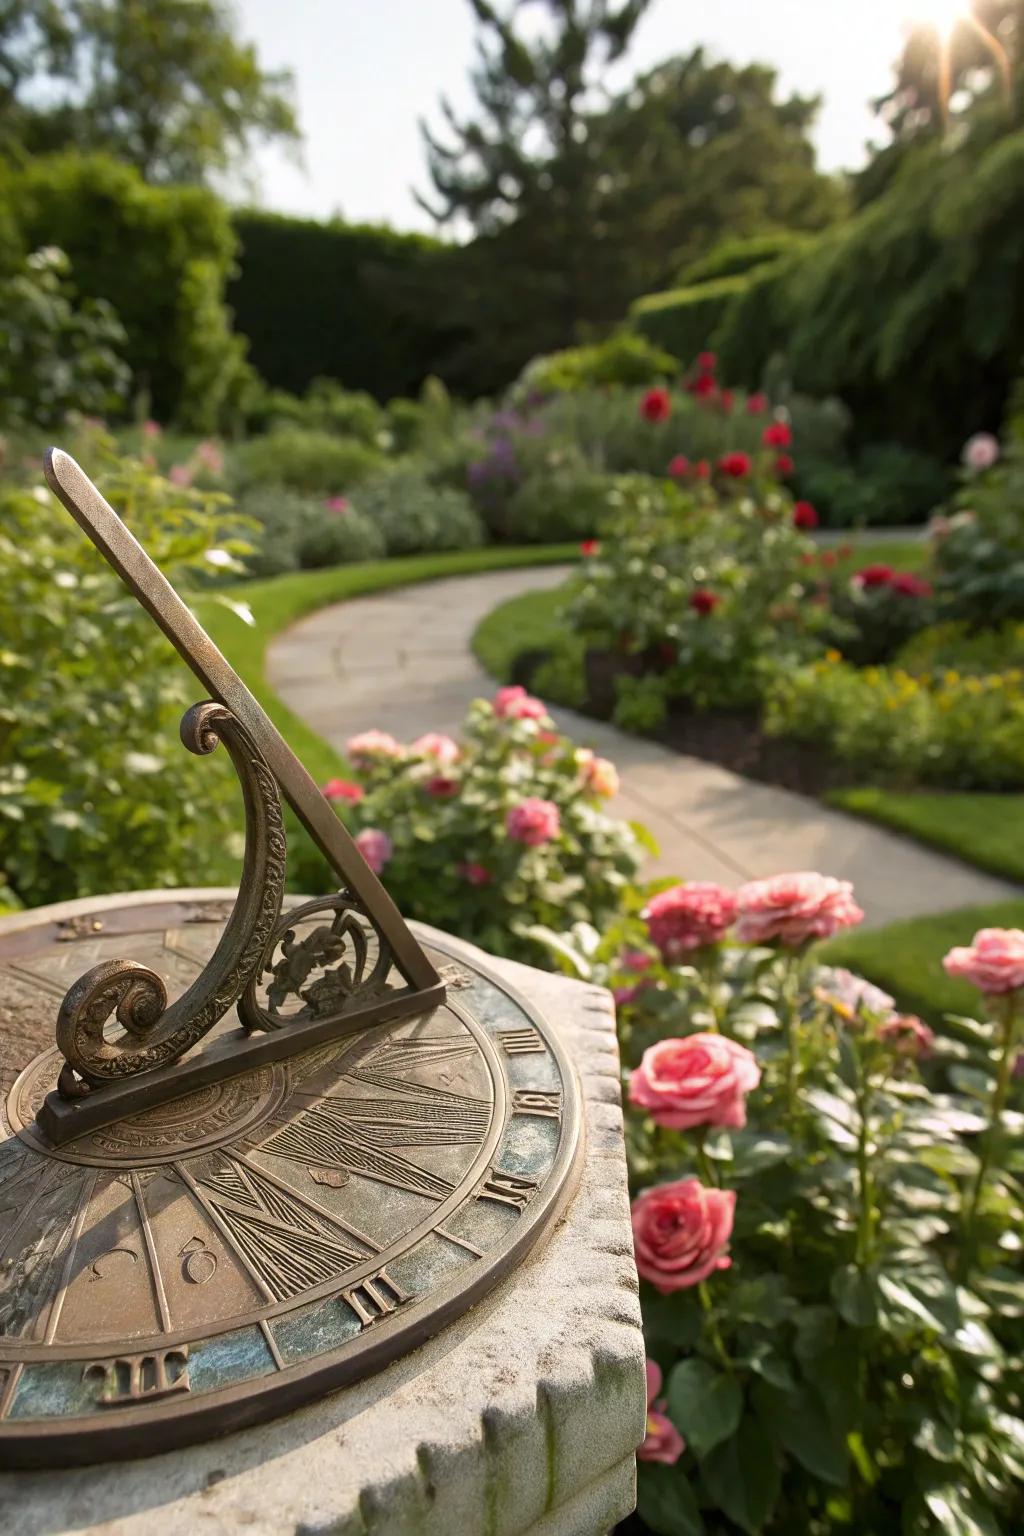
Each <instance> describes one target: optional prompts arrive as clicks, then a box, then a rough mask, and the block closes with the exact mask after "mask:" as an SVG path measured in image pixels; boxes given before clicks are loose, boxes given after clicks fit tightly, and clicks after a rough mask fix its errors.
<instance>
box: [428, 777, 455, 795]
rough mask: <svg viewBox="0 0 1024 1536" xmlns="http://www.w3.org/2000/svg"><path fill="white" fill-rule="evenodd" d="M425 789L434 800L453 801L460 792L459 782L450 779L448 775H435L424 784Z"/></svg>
mask: <svg viewBox="0 0 1024 1536" xmlns="http://www.w3.org/2000/svg"><path fill="white" fill-rule="evenodd" d="M423 788H424V790H425V791H426V793H427V794H428V795H430V797H431V798H432V799H434V800H451V799H453V798H454V797H455V796H456V795H457V794H458V792H459V781H458V779H451V778H449V777H448V775H447V774H444V773H435V774H434V776H433V777H432V778H429V779H427V780H426V781H425V782H424V785H423Z"/></svg>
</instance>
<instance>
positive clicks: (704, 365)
mask: <svg viewBox="0 0 1024 1536" xmlns="http://www.w3.org/2000/svg"><path fill="white" fill-rule="evenodd" d="M697 367H698V368H699V369H700V371H701V373H714V371H715V369H716V368H717V367H718V353H717V352H700V353H698V354H697Z"/></svg>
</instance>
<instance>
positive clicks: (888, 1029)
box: [878, 1013, 935, 1061]
mask: <svg viewBox="0 0 1024 1536" xmlns="http://www.w3.org/2000/svg"><path fill="white" fill-rule="evenodd" d="M878 1038H879V1039H880V1040H884V1041H885V1043H886V1045H889V1046H891V1047H892V1049H893V1051H894V1052H895V1053H896V1055H897V1056H910V1057H913V1058H914V1059H915V1060H916V1061H922V1060H923V1059H924V1057H925V1056H930V1055H931V1054H932V1051H933V1050H934V1049H935V1031H934V1030H931V1029H929V1028H928V1025H927V1024H923V1023H922V1022H921V1020H920V1019H919V1018H917V1017H916V1016H915V1015H914V1014H912V1013H904V1014H897V1015H896V1016H895V1017H894V1018H891V1019H887V1020H886V1022H885V1023H884V1024H883V1025H882V1027H881V1029H880V1030H879V1031H878Z"/></svg>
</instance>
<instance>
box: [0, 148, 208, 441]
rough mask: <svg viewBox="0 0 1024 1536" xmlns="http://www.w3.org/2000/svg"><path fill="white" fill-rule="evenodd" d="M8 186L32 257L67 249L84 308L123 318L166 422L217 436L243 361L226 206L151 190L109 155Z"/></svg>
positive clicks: (141, 381) (78, 158)
mask: <svg viewBox="0 0 1024 1536" xmlns="http://www.w3.org/2000/svg"><path fill="white" fill-rule="evenodd" d="M0 176H2V184H3V186H2V190H3V202H4V205H5V207H6V209H7V210H8V214H9V218H10V220H11V224H12V226H13V227H14V228H15V229H16V230H17V234H18V238H19V239H20V241H21V242H22V248H23V250H25V251H30V250H34V249H35V248H36V247H38V246H42V245H56V246H58V247H59V248H60V249H61V250H63V251H66V252H67V254H68V257H69V258H70V261H71V266H72V270H73V271H74V274H75V285H76V287H77V289H78V291H79V293H80V294H81V295H82V296H83V298H88V299H102V300H104V301H106V303H108V304H110V305H112V306H113V308H114V310H115V311H116V313H117V315H118V317H119V319H120V320H121V323H122V324H123V325H124V328H125V331H126V333H127V338H128V340H127V345H126V349H125V359H126V361H127V363H128V365H129V367H130V369H131V371H132V374H133V376H134V379H135V381H136V385H137V386H139V387H144V388H145V389H146V390H147V392H148V393H149V395H150V397H151V401H152V410H153V412H154V414H155V415H156V416H157V417H158V418H159V419H160V420H161V421H170V420H174V419H179V418H180V419H182V420H192V421H198V422H199V423H200V424H201V427H202V430H204V431H207V430H209V429H210V427H211V426H212V425H213V422H212V421H211V420H210V415H209V412H210V409H211V404H212V406H213V408H216V404H217V398H218V392H219V391H220V390H221V388H222V383H223V380H224V379H225V377H226V376H227V377H234V376H235V375H236V372H237V368H236V365H237V362H238V358H239V353H238V348H237V343H235V342H234V341H233V340H231V339H230V336H229V333H230V324H229V317H228V315H227V312H226V311H225V309H224V285H225V282H226V280H227V275H228V272H229V270H230V267H231V263H232V261H233V258H234V253H235V239H234V236H233V234H232V232H231V225H230V222H229V218H228V213H227V210H226V208H225V206H224V204H223V203H222V202H221V201H220V199H219V198H217V197H216V196H215V195H214V194H213V193H212V192H209V191H207V190H206V189H205V188H202V187H166V186H150V185H148V184H147V183H146V182H145V181H143V179H142V177H141V175H140V174H139V173H138V171H136V170H134V169H133V168H132V167H131V166H129V165H125V164H122V163H120V162H118V161H115V160H112V159H108V158H107V157H105V156H103V155H80V154H65V155H42V156H37V157H34V158H32V159H28V160H25V161H24V162H23V163H22V164H20V165H18V166H17V167H14V166H11V165H10V164H8V165H7V166H6V167H5V168H4V169H3V171H2V173H0ZM211 381H213V382H211ZM217 381H219V382H217Z"/></svg>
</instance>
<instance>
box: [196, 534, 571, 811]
mask: <svg viewBox="0 0 1024 1536" xmlns="http://www.w3.org/2000/svg"><path fill="white" fill-rule="evenodd" d="M578 555H579V549H578V546H577V545H575V544H552V545H534V546H530V547H529V548H522V549H521V548H501V547H497V548H490V549H473V550H464V551H460V552H457V553H454V554H437V555H412V556H409V557H408V558H406V559H402V560H373V561H368V562H367V563H366V564H362V565H339V566H334V567H332V568H331V569H330V570H325V571H299V572H296V573H295V574H294V575H289V576H275V577H273V578H272V579H270V580H268V581H257V582H247V583H245V584H244V585H242V586H237V587H231V588H228V589H227V590H226V591H225V592H224V593H223V594H222V597H223V598H225V599H227V600H228V601H229V602H231V603H234V604H245V605H247V606H248V608H249V610H250V612H251V614H252V619H253V622H252V623H251V624H248V623H246V622H245V621H244V620H243V619H242V618H240V617H239V615H238V614H237V613H236V612H235V611H234V610H233V609H232V608H230V607H228V606H226V605H225V602H223V601H218V600H217V599H216V598H211V597H203V598H201V599H199V600H198V601H197V602H196V604H195V607H196V612H197V613H198V615H199V617H200V619H201V621H202V623H203V625H204V626H205V628H206V629H207V631H208V633H209V635H210V638H211V639H212V640H213V642H214V644H215V645H216V646H218V648H219V649H220V650H221V651H223V653H224V655H225V656H226V657H227V659H228V661H230V663H231V665H232V666H233V667H234V669H235V671H236V672H237V673H238V675H239V676H240V677H241V679H242V681H243V682H244V683H245V684H246V685H247V687H249V688H250V689H251V690H252V692H253V693H254V694H255V695H256V697H257V699H259V701H260V703H261V704H262V705H263V708H264V709H265V710H266V712H267V714H268V715H269V716H270V718H271V720H273V722H274V724H275V725H276V726H277V728H278V730H279V731H280V732H281V734H282V735H283V736H284V737H286V739H287V741H288V744H289V746H290V747H291V748H292V749H293V751H295V752H296V753H297V754H298V755H299V757H301V759H302V761H303V762H304V763H305V765H306V767H307V768H308V769H309V771H310V773H311V774H312V775H313V777H314V779H316V780H317V782H318V783H323V781H324V780H325V779H329V778H331V777H332V776H333V775H335V774H337V773H339V772H340V771H343V770H344V768H345V764H344V763H343V761H342V760H341V758H340V757H339V756H338V754H337V753H336V752H335V751H334V750H333V749H332V748H331V747H329V746H328V745H327V743H326V742H325V741H323V740H322V739H321V738H320V737H319V736H318V735H317V734H316V732H315V731H312V730H310V728H309V726H308V725H306V724H304V723H303V721H301V720H300V719H299V718H298V716H297V715H295V714H293V713H292V711H291V710H290V709H289V708H288V707H287V705H285V704H284V703H282V701H281V700H280V699H279V698H278V697H277V695H276V694H275V693H274V691H273V689H272V688H271V687H270V686H269V684H268V683H267V681H266V677H265V675H264V657H265V655H266V650H267V646H268V645H269V644H270V642H271V640H273V638H274V636H275V635H277V634H279V633H280V631H281V630H282V629H286V628H287V626H288V625H289V624H294V623H295V621H296V620H297V619H301V618H302V617H303V616H304V615H305V614H307V613H312V612H314V611H315V610H316V609H317V608H323V607H326V605H327V604H328V603H342V602H345V601H347V600H348V599H349V598H353V597H361V596H365V595H366V594H367V593H370V592H381V591H384V590H386V589H387V588H388V587H402V586H409V585H411V584H412V583H413V582H417V581H432V580H435V579H439V578H441V577H444V576H460V575H466V576H469V575H473V574H474V573H475V572H477V571H496V570H506V569H508V568H509V567H512V566H531V565H553V564H559V563H561V562H563V561H566V560H575V559H576V558H578Z"/></svg>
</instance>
